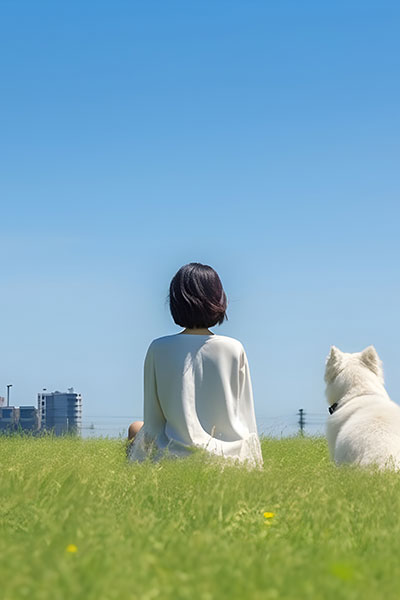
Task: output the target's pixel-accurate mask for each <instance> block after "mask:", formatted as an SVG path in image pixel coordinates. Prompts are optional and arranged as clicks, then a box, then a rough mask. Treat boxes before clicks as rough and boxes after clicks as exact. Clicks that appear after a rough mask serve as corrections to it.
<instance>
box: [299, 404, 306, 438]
mask: <svg viewBox="0 0 400 600" xmlns="http://www.w3.org/2000/svg"><path fill="white" fill-rule="evenodd" d="M305 424H306V419H305V413H304V409H303V408H300V409H299V427H300V435H304V425H305Z"/></svg>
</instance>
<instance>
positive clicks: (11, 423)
mask: <svg viewBox="0 0 400 600" xmlns="http://www.w3.org/2000/svg"><path fill="white" fill-rule="evenodd" d="M18 419H19V409H18V408H17V407H15V406H2V407H1V408H0V431H3V432H4V431H16V429H17V427H18Z"/></svg>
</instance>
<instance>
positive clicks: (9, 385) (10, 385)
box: [7, 383, 12, 406]
mask: <svg viewBox="0 0 400 600" xmlns="http://www.w3.org/2000/svg"><path fill="white" fill-rule="evenodd" d="M11 387H12V383H9V384H8V386H7V406H10V388H11Z"/></svg>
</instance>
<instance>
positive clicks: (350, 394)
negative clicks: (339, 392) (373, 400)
mask: <svg viewBox="0 0 400 600" xmlns="http://www.w3.org/2000/svg"><path fill="white" fill-rule="evenodd" d="M377 394H379V391H378V390H377V389H375V390H372V389H371V390H362V391H360V390H349V391H348V392H347V394H345V395H344V396H342V398H339V399H338V400H337V401H336V402H333V404H331V405H330V406H329V407H328V411H329V414H330V415H332V414H333V413H334V412H336V411H337V410H339V408H342V407H343V406H345V405H346V404H348V402H350V400H354V398H358V397H360V396H376V395H377ZM380 395H385V396H387V398H388V400H389V396H388V394H387V391H386V390H385V388H384V387H383V386H382V391H381V392H380Z"/></svg>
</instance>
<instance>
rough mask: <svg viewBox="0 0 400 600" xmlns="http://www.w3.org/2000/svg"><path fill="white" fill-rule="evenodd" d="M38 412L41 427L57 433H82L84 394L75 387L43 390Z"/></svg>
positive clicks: (39, 399) (39, 396)
mask: <svg viewBox="0 0 400 600" xmlns="http://www.w3.org/2000/svg"><path fill="white" fill-rule="evenodd" d="M38 413H39V423H40V428H41V429H46V430H47V431H52V432H53V433H54V434H55V435H63V434H65V433H74V434H78V433H80V429H81V422H82V396H81V395H80V394H76V393H75V392H74V390H73V388H70V389H69V390H68V391H67V392H58V391H56V392H51V393H48V392H44V391H43V392H41V393H40V394H38Z"/></svg>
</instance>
